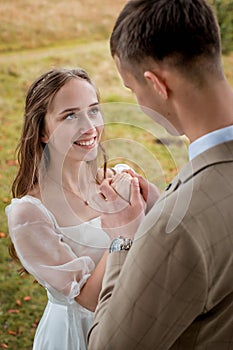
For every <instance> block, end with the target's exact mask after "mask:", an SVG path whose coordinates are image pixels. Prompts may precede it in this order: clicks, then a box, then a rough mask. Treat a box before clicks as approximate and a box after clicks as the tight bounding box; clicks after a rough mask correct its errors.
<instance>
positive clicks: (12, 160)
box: [7, 159, 18, 166]
mask: <svg viewBox="0 0 233 350" xmlns="http://www.w3.org/2000/svg"><path fill="white" fill-rule="evenodd" d="M7 165H9V166H16V165H18V161H17V160H15V159H9V160H8V161H7Z"/></svg>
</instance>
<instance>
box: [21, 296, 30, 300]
mask: <svg viewBox="0 0 233 350" xmlns="http://www.w3.org/2000/svg"><path fill="white" fill-rule="evenodd" d="M23 300H24V301H29V300H31V297H30V295H27V296H26V297H24V298H23Z"/></svg>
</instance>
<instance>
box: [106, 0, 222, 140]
mask: <svg viewBox="0 0 233 350" xmlns="http://www.w3.org/2000/svg"><path fill="white" fill-rule="evenodd" d="M110 47H111V53H112V56H113V58H114V59H115V62H116V65H117V68H118V70H119V73H120V75H121V77H122V80H123V82H124V85H125V86H126V87H129V88H130V89H131V90H132V91H133V93H134V94H135V95H136V97H137V100H138V103H139V105H140V106H141V109H142V110H143V111H144V112H145V113H146V114H147V115H148V116H150V117H151V118H152V119H153V120H154V121H156V122H158V123H159V124H161V125H163V126H164V127H165V128H166V129H167V130H168V131H169V132H171V133H173V134H180V135H181V134H186V135H187V136H188V137H189V138H190V139H191V138H193V136H190V135H189V134H190V133H189V129H190V128H191V123H190V121H193V119H195V118H196V116H197V115H199V114H200V113H199V112H200V111H196V114H195V118H194V117H192V115H191V111H192V112H193V113H194V110H196V106H197V105H198V104H199V103H200V96H201V98H203V97H202V96H206V95H205V93H206V92H207V91H209V88H211V89H212V87H213V86H215V87H216V86H219V82H220V81H224V74H223V71H222V65H221V44H220V32H219V26H218V23H217V20H216V18H215V15H214V12H213V10H212V9H211V7H210V5H208V4H207V2H206V1H205V0H130V1H129V2H128V3H127V4H126V5H125V7H124V8H123V10H122V11H121V13H120V15H119V17H118V19H117V21H116V24H115V27H114V29H113V32H112V35H111V39H110ZM204 91H205V92H204ZM194 96H195V98H194ZM204 100H205V98H204ZM197 101H198V102H197ZM155 111H156V112H158V113H156V112H155ZM187 111H188V112H189V113H188V115H187ZM203 114H205V111H202V113H201V116H202V118H203ZM161 116H163V118H161ZM167 123H170V124H169V125H167ZM170 125H171V127H170ZM173 127H174V128H175V130H172V128H173ZM200 128H201V127H200Z"/></svg>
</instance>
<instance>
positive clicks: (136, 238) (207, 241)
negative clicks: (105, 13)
mask: <svg viewBox="0 0 233 350" xmlns="http://www.w3.org/2000/svg"><path fill="white" fill-rule="evenodd" d="M111 52H112V56H113V58H114V60H115V63H116V65H117V68H118V71H119V73H120V75H121V77H122V80H123V83H124V85H125V86H126V87H128V88H129V89H131V90H132V91H133V93H134V94H135V95H136V97H137V100H138V103H139V105H140V106H141V108H142V109H143V110H144V111H145V113H147V114H148V115H149V116H150V117H152V118H153V112H152V111H153V110H154V111H157V112H158V113H159V114H161V115H162V116H163V117H165V119H163V120H162V118H161V124H163V125H164V126H165V127H166V128H167V125H169V124H171V125H172V130H171V132H173V133H174V132H176V133H177V134H178V135H186V136H187V137H188V139H189V140H190V146H189V158H190V162H189V163H188V164H187V165H186V166H185V167H184V168H183V169H182V170H181V172H180V173H179V175H178V176H177V177H176V178H175V179H174V181H173V182H172V183H171V184H170V185H169V186H168V187H167V190H165V191H164V193H163V194H162V196H161V197H160V198H159V199H158V200H157V202H156V203H155V205H154V206H153V208H152V209H151V210H150V212H149V213H148V214H147V215H146V216H145V217H143V214H142V212H141V210H142V204H141V198H140V193H139V192H140V191H139V187H138V184H137V180H136V181H133V182H132V196H131V203H130V205H129V206H128V207H127V208H126V209H125V210H123V211H122V212H120V213H118V214H117V215H116V214H104V215H103V216H102V224H103V227H104V228H105V229H106V231H107V232H109V231H111V234H114V236H115V238H114V239H113V240H112V243H111V245H110V248H109V256H108V261H107V267H106V273H105V278H104V281H103V286H102V292H101V294H100V299H99V304H98V306H97V309H96V313H95V320H94V325H93V327H92V329H91V331H90V333H89V349H90V350H94V349H98V350H103V349H106V350H113V349H117V350H126V349H129V350H133V349H139V350H141V349H151V350H152V349H159V350H167V349H182V350H191V349H195V350H204V349H211V350H225V349H233V126H232V124H233V93H232V90H231V89H230V86H229V84H228V83H227V81H226V79H225V76H224V73H223V70H222V65H221V50H220V35H219V28H218V25H217V22H216V19H215V16H214V14H213V11H212V9H211V7H210V6H209V5H208V4H207V2H206V1H204V0H131V1H129V2H128V3H127V4H126V6H125V7H124V9H123V10H122V12H121V13H120V15H119V17H118V19H117V21H116V24H115V27H114V30H113V33H112V36H111ZM156 115H157V114H156ZM156 118H157V117H156ZM164 120H165V121H167V124H166V123H164ZM156 121H158V120H156ZM168 129H169V130H170V127H168ZM102 191H103V194H104V196H105V197H106V198H108V197H109V196H111V195H112V189H111V187H110V186H108V184H107V183H105V184H104V185H103V186H102ZM135 216H137V220H134V221H133V220H132V219H133V218H135ZM119 222H121V223H123V224H127V223H128V225H127V227H126V226H124V227H123V226H122V227H121V228H119ZM139 224H140V225H139ZM138 225H139V227H138ZM119 236H122V237H121V238H119ZM131 239H133V242H132V240H131Z"/></svg>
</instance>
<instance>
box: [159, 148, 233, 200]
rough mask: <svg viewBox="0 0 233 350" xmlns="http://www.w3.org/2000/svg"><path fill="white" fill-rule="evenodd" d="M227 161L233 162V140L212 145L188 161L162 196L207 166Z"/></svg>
mask: <svg viewBox="0 0 233 350" xmlns="http://www.w3.org/2000/svg"><path fill="white" fill-rule="evenodd" d="M226 162H233V141H229V142H224V143H221V144H219V145H217V146H215V147H212V148H210V149H208V150H207V151H205V152H203V153H201V154H200V155H199V156H197V157H196V158H194V159H193V160H192V161H190V162H188V163H187V164H186V165H185V166H184V167H183V168H182V169H181V171H180V172H179V174H178V175H177V176H176V177H175V178H174V179H173V181H172V182H171V183H169V185H168V186H167V187H166V188H165V191H164V193H163V195H162V196H161V198H163V197H164V196H167V195H168V194H170V193H171V192H173V191H175V190H176V189H177V188H178V187H179V186H180V185H181V184H182V183H185V182H187V181H189V180H190V179H191V178H193V177H194V176H195V175H196V174H198V173H199V172H200V171H202V170H204V169H206V168H207V167H209V166H212V165H214V164H218V163H226Z"/></svg>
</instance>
